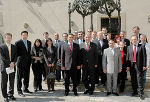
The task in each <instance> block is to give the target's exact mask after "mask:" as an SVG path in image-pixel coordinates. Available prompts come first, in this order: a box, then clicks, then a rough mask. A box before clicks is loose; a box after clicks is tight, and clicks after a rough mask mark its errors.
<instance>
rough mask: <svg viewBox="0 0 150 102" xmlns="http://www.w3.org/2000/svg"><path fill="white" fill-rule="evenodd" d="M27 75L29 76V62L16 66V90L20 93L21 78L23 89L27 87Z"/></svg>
mask: <svg viewBox="0 0 150 102" xmlns="http://www.w3.org/2000/svg"><path fill="white" fill-rule="evenodd" d="M29 76H30V63H27V64H26V65H22V66H17V90H18V93H22V89H21V87H22V79H24V80H23V84H24V90H27V89H28V87H29Z"/></svg>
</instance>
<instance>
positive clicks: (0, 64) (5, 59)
mask: <svg viewBox="0 0 150 102" xmlns="http://www.w3.org/2000/svg"><path fill="white" fill-rule="evenodd" d="M4 40H5V44H2V45H1V46H0V71H1V90H2V95H3V97H4V101H5V102H9V99H8V97H9V98H10V99H12V100H16V98H15V97H14V96H13V95H14V80H15V64H16V61H17V48H16V46H14V45H13V44H11V41H12V34H10V33H6V34H5V37H4ZM6 68H9V69H10V70H14V72H12V73H7V71H6ZM8 77H9V92H8V94H7V82H8Z"/></svg>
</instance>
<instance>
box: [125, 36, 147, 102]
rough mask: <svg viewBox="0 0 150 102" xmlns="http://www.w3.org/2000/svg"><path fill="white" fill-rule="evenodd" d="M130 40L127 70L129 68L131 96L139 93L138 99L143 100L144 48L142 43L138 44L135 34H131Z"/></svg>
mask: <svg viewBox="0 0 150 102" xmlns="http://www.w3.org/2000/svg"><path fill="white" fill-rule="evenodd" d="M131 42H132V45H130V46H129V47H128V49H127V70H129V69H130V75H131V83H132V89H133V93H132V96H135V95H137V94H139V96H140V99H141V100H144V98H145V97H144V86H143V80H144V74H143V73H144V71H145V70H146V49H145V46H144V45H142V44H138V38H137V36H136V35H132V37H131ZM137 91H138V92H137Z"/></svg>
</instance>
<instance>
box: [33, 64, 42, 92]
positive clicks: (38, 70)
mask: <svg viewBox="0 0 150 102" xmlns="http://www.w3.org/2000/svg"><path fill="white" fill-rule="evenodd" d="M43 67H44V65H43V64H42V63H33V64H32V70H33V74H34V89H38V88H39V90H41V89H42V70H43Z"/></svg>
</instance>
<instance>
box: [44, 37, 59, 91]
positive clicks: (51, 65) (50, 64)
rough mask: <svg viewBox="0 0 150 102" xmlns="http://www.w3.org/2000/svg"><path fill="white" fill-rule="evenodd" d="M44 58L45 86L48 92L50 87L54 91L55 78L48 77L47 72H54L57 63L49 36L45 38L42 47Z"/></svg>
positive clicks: (54, 48)
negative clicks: (43, 46)
mask: <svg viewBox="0 0 150 102" xmlns="http://www.w3.org/2000/svg"><path fill="white" fill-rule="evenodd" d="M44 59H45V62H46V67H45V70H46V76H47V86H48V92H50V89H51V88H52V91H54V84H55V78H50V77H48V74H50V73H54V74H55V71H56V63H57V49H56V47H55V46H53V42H52V39H51V38H48V39H47V40H46V44H45V48H44Z"/></svg>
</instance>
